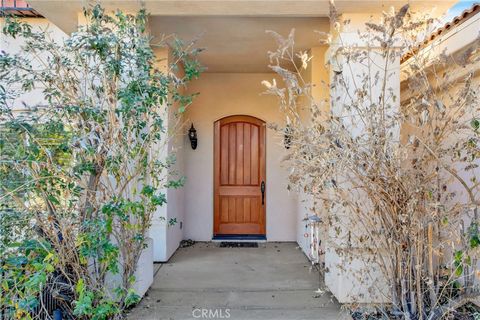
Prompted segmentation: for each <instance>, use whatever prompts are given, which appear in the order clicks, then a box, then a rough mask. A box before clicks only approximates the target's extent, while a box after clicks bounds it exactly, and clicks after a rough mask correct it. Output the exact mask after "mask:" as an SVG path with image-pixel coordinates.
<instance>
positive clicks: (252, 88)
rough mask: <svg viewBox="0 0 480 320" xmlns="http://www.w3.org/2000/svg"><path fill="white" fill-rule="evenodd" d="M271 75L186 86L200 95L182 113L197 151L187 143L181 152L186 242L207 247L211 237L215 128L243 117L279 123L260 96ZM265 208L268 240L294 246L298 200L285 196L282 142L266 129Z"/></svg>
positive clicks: (216, 78)
mask: <svg viewBox="0 0 480 320" xmlns="http://www.w3.org/2000/svg"><path fill="white" fill-rule="evenodd" d="M273 76H274V75H273V74H269V73H256V74H252V73H234V74H232V73H205V74H203V75H202V76H201V79H200V80H198V81H196V82H194V83H193V84H192V85H190V87H189V90H190V92H199V93H200V95H199V96H198V97H197V98H196V99H195V101H194V103H193V104H192V105H191V106H190V107H189V109H188V110H187V113H186V120H187V123H188V124H189V123H191V122H193V123H194V126H195V128H196V129H197V134H198V148H197V149H196V150H192V149H191V147H190V146H189V142H188V138H187V137H185V138H184V147H185V150H184V152H185V159H184V161H185V175H186V177H187V183H186V186H185V190H184V191H185V221H184V237H185V238H190V239H193V240H200V241H210V240H211V239H212V234H213V123H214V122H215V121H216V120H218V119H220V118H223V117H225V116H230V115H236V114H245V115H251V116H255V117H258V118H260V119H262V120H265V121H266V122H267V123H268V122H280V121H282V116H281V114H280V113H279V111H278V104H277V101H276V99H275V97H272V96H267V95H261V93H262V92H263V91H264V89H263V87H262V85H261V81H262V80H266V79H267V80H271V79H272V78H273ZM266 140H267V152H266V170H267V181H266V203H267V214H266V220H267V221H266V222H267V240H269V241H295V240H296V224H297V216H296V210H297V209H296V205H297V202H296V199H295V195H294V194H293V193H289V192H288V191H287V172H286V170H285V168H282V164H281V159H282V158H283V156H284V155H285V154H286V152H285V148H284V147H283V146H282V141H281V139H280V138H279V137H278V136H276V134H275V132H273V131H272V130H271V129H267V137H266Z"/></svg>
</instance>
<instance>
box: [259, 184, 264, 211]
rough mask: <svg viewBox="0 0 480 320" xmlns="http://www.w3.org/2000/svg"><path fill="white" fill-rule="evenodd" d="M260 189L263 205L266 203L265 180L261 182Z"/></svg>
mask: <svg viewBox="0 0 480 320" xmlns="http://www.w3.org/2000/svg"><path fill="white" fill-rule="evenodd" d="M260 191H262V206H263V205H265V181H262V183H261V184H260Z"/></svg>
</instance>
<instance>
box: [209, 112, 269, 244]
mask: <svg viewBox="0 0 480 320" xmlns="http://www.w3.org/2000/svg"><path fill="white" fill-rule="evenodd" d="M214 137H215V138H214V139H215V140H214V158H215V163H214V183H215V187H214V193H215V194H214V204H215V206H214V211H215V212H214V234H215V235H217V234H265V207H266V206H265V202H264V203H263V204H262V193H261V189H260V185H261V182H262V181H265V123H264V122H263V121H262V120H259V119H257V118H254V117H250V116H231V117H227V118H223V119H221V120H218V121H217V122H215V135H214Z"/></svg>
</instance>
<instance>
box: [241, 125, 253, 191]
mask: <svg viewBox="0 0 480 320" xmlns="http://www.w3.org/2000/svg"><path fill="white" fill-rule="evenodd" d="M250 128H251V125H250V124H249V123H245V124H244V125H243V143H244V146H243V184H245V185H249V184H251V183H252V182H251V181H250V175H251V167H250V164H251V160H252V159H251V154H252V150H251V147H250V139H251V137H250Z"/></svg>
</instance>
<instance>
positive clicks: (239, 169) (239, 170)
mask: <svg viewBox="0 0 480 320" xmlns="http://www.w3.org/2000/svg"><path fill="white" fill-rule="evenodd" d="M236 130H237V137H236V145H237V149H236V155H237V157H236V166H235V172H236V179H235V182H236V184H237V185H243V123H242V122H239V123H237V127H236Z"/></svg>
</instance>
